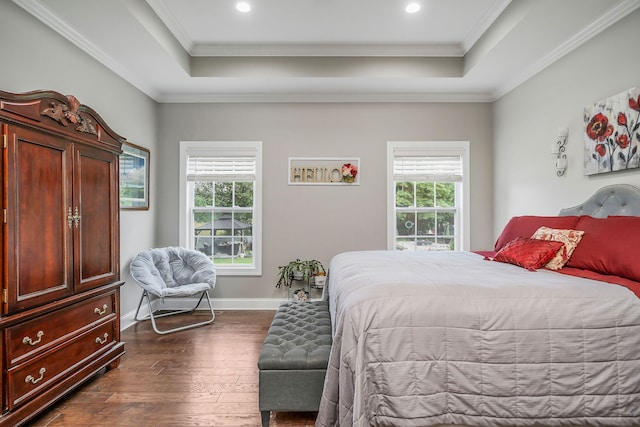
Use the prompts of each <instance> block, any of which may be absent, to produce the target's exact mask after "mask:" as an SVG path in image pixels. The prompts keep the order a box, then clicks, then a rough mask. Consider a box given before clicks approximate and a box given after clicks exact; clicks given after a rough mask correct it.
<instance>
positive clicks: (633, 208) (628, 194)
mask: <svg viewBox="0 0 640 427" xmlns="http://www.w3.org/2000/svg"><path fill="white" fill-rule="evenodd" d="M559 215H560V216H567V215H589V216H592V217H595V218H605V217H607V216H609V215H624V216H640V189H638V188H637V187H634V186H633V185H628V184H615V185H608V186H606V187H602V188H601V189H599V190H598V191H596V192H595V194H594V195H593V196H591V197H589V198H588V199H587V200H585V201H584V202H582V203H581V204H579V205H577V206H574V207H571V208H566V209H562V210H561V211H560V214H559Z"/></svg>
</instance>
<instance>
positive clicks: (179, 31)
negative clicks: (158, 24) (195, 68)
mask: <svg viewBox="0 0 640 427" xmlns="http://www.w3.org/2000/svg"><path fill="white" fill-rule="evenodd" d="M146 2H147V4H148V5H149V7H151V9H153V11H154V12H155V14H156V15H158V18H160V20H161V21H162V22H163V23H164V25H165V26H166V27H167V29H168V30H169V31H170V32H171V33H172V34H173V36H174V37H175V38H176V40H178V43H180V44H181V45H182V48H183V49H184V50H185V51H186V52H189V54H190V55H193V53H192V52H193V50H194V48H195V44H194V43H193V41H192V40H191V38H189V36H188V34H187V32H186V31H185V30H184V28H183V27H182V26H181V25H180V24H179V23H178V21H176V19H175V18H174V17H173V15H172V14H171V13H170V12H169V9H168V8H167V6H166V5H165V4H164V2H163V1H162V0H146Z"/></svg>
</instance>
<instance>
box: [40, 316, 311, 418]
mask: <svg viewBox="0 0 640 427" xmlns="http://www.w3.org/2000/svg"><path fill="white" fill-rule="evenodd" d="M273 315H274V311H267V310H265V311H221V312H216V320H215V321H214V323H213V324H211V325H207V326H204V327H200V328H196V329H191V330H186V331H181V332H177V333H173V334H169V335H158V334H156V333H155V332H154V331H153V329H152V328H151V325H150V323H149V322H141V323H138V324H136V325H134V326H132V327H130V328H128V329H127V330H125V331H123V332H122V340H123V341H125V342H126V346H125V349H126V354H125V355H124V356H123V358H122V361H121V363H120V366H119V367H118V368H116V369H113V370H110V371H106V372H104V373H102V374H100V375H97V376H96V377H94V378H93V379H92V380H90V381H88V382H87V383H86V384H85V385H84V386H83V387H81V388H80V389H78V390H77V391H75V392H73V393H72V394H70V395H69V396H68V397H66V398H65V399H64V400H62V401H60V402H58V403H57V404H56V405H55V406H54V407H52V408H51V409H50V410H49V411H48V412H46V413H44V414H42V415H41V416H40V417H38V418H37V419H36V420H34V421H33V422H32V423H31V424H30V426H33V427H56V426H65V427H76V426H83V427H86V426H92V427H101V426H105V427H106V426H110V427H120V426H121V427H133V426H135V427H140V426H156V427H173V426H176V427H178V426H179V427H192V426H194V427H195V426H206V427H245V426H246V427H259V426H260V425H261V422H260V412H259V411H258V367H257V363H258V354H259V352H260V349H261V347H262V343H263V341H264V338H265V336H266V334H267V330H268V328H269V325H270V323H271V320H272V319H273ZM186 316H194V315H186ZM195 316H199V314H196V315H195ZM192 320H193V319H189V318H185V316H182V318H179V317H177V316H174V317H169V318H165V319H162V321H163V325H166V327H172V326H175V325H179V324H182V323H186V322H189V321H192ZM315 418H316V414H315V413H275V414H272V416H271V424H270V425H271V426H272V427H278V426H288V427H302V426H313V425H314V423H315Z"/></svg>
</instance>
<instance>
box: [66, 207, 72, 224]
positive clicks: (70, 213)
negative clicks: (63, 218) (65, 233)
mask: <svg viewBox="0 0 640 427" xmlns="http://www.w3.org/2000/svg"><path fill="white" fill-rule="evenodd" d="M67 224H69V229H71V227H72V226H73V212H71V206H69V210H68V211H67Z"/></svg>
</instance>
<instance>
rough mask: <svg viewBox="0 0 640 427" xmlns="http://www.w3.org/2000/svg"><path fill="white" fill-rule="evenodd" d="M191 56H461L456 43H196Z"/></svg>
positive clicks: (461, 53) (459, 46)
mask: <svg viewBox="0 0 640 427" xmlns="http://www.w3.org/2000/svg"><path fill="white" fill-rule="evenodd" d="M190 52H191V55H192V56H305V57H311V56H356V57H358V56H387V57H395V56H412V57H462V56H463V55H464V53H465V52H464V50H463V48H462V46H461V45H459V44H454V43H452V44H441V45H430V44H366V43H363V44H296V43H284V44H198V45H195V46H194V47H193V49H192V50H191V51H190Z"/></svg>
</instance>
